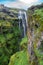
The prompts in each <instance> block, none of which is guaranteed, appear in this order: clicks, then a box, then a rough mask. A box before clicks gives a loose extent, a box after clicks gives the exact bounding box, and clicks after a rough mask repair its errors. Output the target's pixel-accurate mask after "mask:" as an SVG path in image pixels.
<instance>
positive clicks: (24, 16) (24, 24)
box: [18, 11, 27, 36]
mask: <svg viewBox="0 0 43 65" xmlns="http://www.w3.org/2000/svg"><path fill="white" fill-rule="evenodd" d="M18 18H19V29H20V27H21V25H20V19H22V26H23V31H24V32H23V33H24V36H25V35H26V23H27V15H26V12H24V11H19V14H18Z"/></svg>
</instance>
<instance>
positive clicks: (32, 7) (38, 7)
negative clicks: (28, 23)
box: [28, 3, 43, 11]
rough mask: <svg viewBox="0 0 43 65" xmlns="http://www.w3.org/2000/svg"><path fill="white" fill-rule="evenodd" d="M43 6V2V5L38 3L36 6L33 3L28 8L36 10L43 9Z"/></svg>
mask: <svg viewBox="0 0 43 65" xmlns="http://www.w3.org/2000/svg"><path fill="white" fill-rule="evenodd" d="M41 8H43V3H42V4H41V5H36V6H34V5H33V6H31V7H30V8H28V10H32V11H34V10H36V9H41Z"/></svg>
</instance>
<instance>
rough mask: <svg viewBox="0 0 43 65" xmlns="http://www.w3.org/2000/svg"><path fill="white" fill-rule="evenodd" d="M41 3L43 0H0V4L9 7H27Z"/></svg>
mask: <svg viewBox="0 0 43 65" xmlns="http://www.w3.org/2000/svg"><path fill="white" fill-rule="evenodd" d="M40 3H43V0H0V4H4V5H5V6H7V7H11V8H20V9H25V10H26V9H27V8H29V7H30V6H32V5H37V4H40Z"/></svg>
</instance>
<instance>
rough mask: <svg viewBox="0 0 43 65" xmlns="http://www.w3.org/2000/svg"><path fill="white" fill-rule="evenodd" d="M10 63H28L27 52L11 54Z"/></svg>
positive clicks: (23, 64)
mask: <svg viewBox="0 0 43 65" xmlns="http://www.w3.org/2000/svg"><path fill="white" fill-rule="evenodd" d="M9 65H28V59H27V52H26V51H20V52H17V53H15V54H14V55H13V56H11V59H10V62H9Z"/></svg>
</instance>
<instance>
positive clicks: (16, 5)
mask: <svg viewBox="0 0 43 65" xmlns="http://www.w3.org/2000/svg"><path fill="white" fill-rule="evenodd" d="M4 5H5V6H7V7H11V8H19V9H27V5H26V4H25V3H23V2H20V1H16V2H7V3H4Z"/></svg>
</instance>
